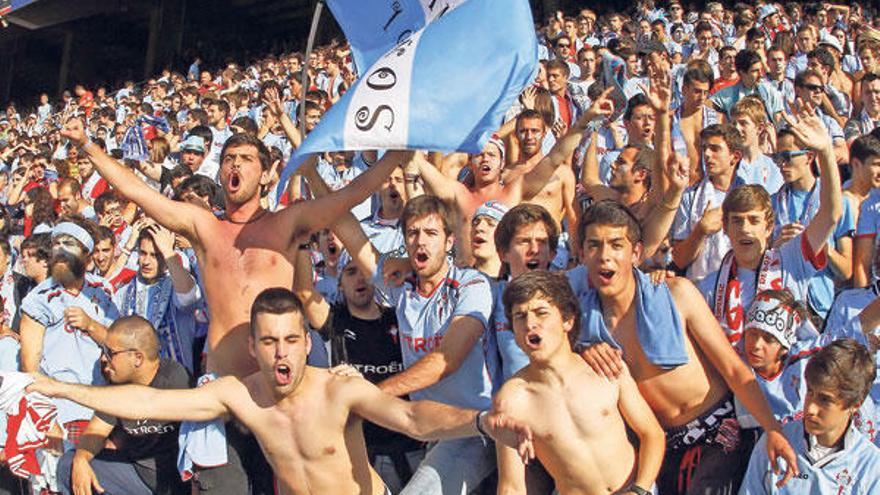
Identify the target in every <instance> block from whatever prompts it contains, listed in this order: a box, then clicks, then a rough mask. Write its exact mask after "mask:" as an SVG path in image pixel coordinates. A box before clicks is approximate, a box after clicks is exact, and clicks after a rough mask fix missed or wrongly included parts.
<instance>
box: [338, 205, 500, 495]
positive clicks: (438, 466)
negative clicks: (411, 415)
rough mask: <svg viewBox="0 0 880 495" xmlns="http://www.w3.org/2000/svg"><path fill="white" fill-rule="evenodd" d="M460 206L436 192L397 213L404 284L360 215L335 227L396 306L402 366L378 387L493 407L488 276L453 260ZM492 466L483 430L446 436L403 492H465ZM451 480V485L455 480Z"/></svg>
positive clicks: (491, 452)
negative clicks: (388, 270)
mask: <svg viewBox="0 0 880 495" xmlns="http://www.w3.org/2000/svg"><path fill="white" fill-rule="evenodd" d="M454 219H455V213H454V210H453V209H452V208H450V207H449V206H448V205H447V204H446V203H445V202H444V201H443V200H441V199H440V198H438V197H436V196H428V195H425V196H419V197H417V198H414V199H411V200H410V201H409V202H407V204H406V206H405V207H404V209H403V215H402V216H401V218H400V223H401V227H402V229H403V234H404V239H405V241H406V254H407V256H408V258H409V270H407V272H408V276H405V277H404V278H405V281H404V282H403V284H402V285H400V286H392V284H390V283H388V282H386V280H385V278H384V277H383V271H384V268H385V264H386V262H387V261H389V260H390V259H391V258H392V257H393V256H394V254H393V253H390V254H386V255H380V254H379V252H378V251H376V249H375V248H374V247H373V246H372V245H371V244H370V242H369V239H367V236H366V235H365V234H364V232H363V230H362V229H361V227H360V225H359V224H358V223H357V220H356V219H355V218H354V216H352V215H351V214H347V215H345V216H344V217H342V219H341V220H340V221H339V222H337V223H336V225H335V227H334V229H335V231H336V233H337V235H339V237H340V239H342V242H343V244H344V245H345V247H346V249H347V250H348V252H349V253H350V254H351V256H352V258H353V259H354V260H355V263H357V265H358V266H359V267H360V268H361V270H363V271H364V272H365V273H368V274H370V275H371V276H373V283H374V284H375V286H376V289H377V290H378V291H379V293H380V295H381V296H382V297H384V298H385V299H386V300H387V301H388V302H389V304H390V305H391V306H392V307H394V308H396V311H397V321H398V325H399V336H400V337H399V338H400V347H401V351H402V354H403V364H404V367H405V368H406V369H405V370H404V371H403V372H401V373H399V374H397V375H395V376H393V377H391V378H388V379H387V380H385V381H383V382H382V383H380V384H379V387H380V388H381V389H382V390H383V391H385V392H387V393H390V394H392V395H395V396H402V395H405V394H409V395H410V397H411V398H413V399H430V400H436V401H438V402H442V403H444V404H450V405H453V406H457V407H469V408H476V409H488V408H489V407H490V405H491V401H492V386H493V377H494V376H495V375H496V371H497V364H498V363H497V352H496V350H495V347H494V339H492V338H491V336H490V335H489V334H488V333H487V332H486V329H487V326H488V320H489V315H490V313H491V311H492V291H491V287H490V286H489V281H488V280H487V279H486V277H485V276H484V275H483V274H481V273H480V272H478V271H476V270H473V269H470V268H459V267H457V266H455V265H453V264H452V262H451V260H450V259H449V256H448V255H447V253H448V251H449V250H450V249H452V246H453V244H454V242H455V235H454V234H453V232H455V231H456V229H455V223H454ZM494 466H495V455H494V448H493V446H492V445H491V444H486V443H484V442H483V441H482V440H481V439H480V438H478V437H471V438H461V439H456V440H449V441H441V442H439V443H438V444H436V445H434V446H432V447H431V448H430V449H429V450H428V454H427V456H426V457H425V460H424V461H423V462H422V464H421V465H420V466H419V468H418V469H417V470H416V472H415V474H414V475H413V478H412V480H411V481H410V482H409V483H408V484H407V486H406V487H405V488H404V489H403V491H402V492H401V493H402V494H404V495H413V494H418V495H424V494H429V493H432V494H433V493H450V490H451V491H453V492H456V493H458V492H465V491H467V490H470V489H473V488H474V487H476V486H477V485H478V484H479V483H480V482H481V481H482V480H483V479H484V478H485V477H486V476H488V475H489V474H490V473H491V472H492V470H493V469H494ZM450 487H452V488H450Z"/></svg>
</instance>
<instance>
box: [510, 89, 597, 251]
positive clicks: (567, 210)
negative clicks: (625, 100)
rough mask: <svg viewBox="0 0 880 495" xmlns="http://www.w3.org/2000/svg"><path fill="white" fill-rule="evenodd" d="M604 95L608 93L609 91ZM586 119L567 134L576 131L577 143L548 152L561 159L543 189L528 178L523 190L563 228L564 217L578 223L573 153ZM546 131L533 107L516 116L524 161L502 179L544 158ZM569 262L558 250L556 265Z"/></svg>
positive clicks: (512, 167) (542, 185)
mask: <svg viewBox="0 0 880 495" xmlns="http://www.w3.org/2000/svg"><path fill="white" fill-rule="evenodd" d="M605 96H607V94H606V95H605ZM607 110H608V109H607V108H604V109H603V112H604V111H607ZM591 113H592V114H593V115H594V116H595V115H597V113H595V112H589V111H588V112H585V114H584V117H585V118H588V117H589V114H591ZM587 122H589V120H581V119H579V120H578V122H577V124H576V125H574V126H572V131H573V132H569V133H568V134H567V135H566V137H572V134H574V137H573V138H572V140H573V141H576V142H575V143H574V144H573V145H571V146H570V149H569V146H568V145H566V144H564V145H562V146H564V149H560V148H559V147H554V151H552V152H551V153H550V154H549V155H548V157H550V156H553V155H554V154H555V153H559V154H560V156H561V160H553V162H552V163H554V164H556V165H557V166H556V169H555V170H554V172H553V174H552V175H551V176H550V178H549V179H548V180H546V182H541V183H539V184H540V185H541V188H540V189H538V188H537V187H534V188H528V184H529V182H530V181H526V185H527V189H526V190H524V191H523V196H522V199H523V201H524V202H526V203H532V204H536V205H540V206H543V207H544V208H546V209H547V211H549V212H550V214H551V215H553V218H554V219H555V220H556V222H557V223H558V224H559V226H560V229H561V228H562V220H563V219H565V220H566V221H567V222H568V225H569V226H572V225H577V211H576V210H575V201H574V198H575V186H576V184H577V181H576V180H575V177H574V171H573V170H572V168H571V155H572V153H573V152H574V149H575V147H577V145H578V142H579V141H580V138H581V133H582V132H583V130H584V126H586V124H587ZM546 133H547V127H546V125H545V124H544V120H543V119H542V118H541V115H540V114H539V113H537V112H535V111H532V110H526V111H524V112H523V113H521V114H520V115H519V116H518V117H517V119H516V140H517V141H518V142H519V147H520V150H521V159H522V161H521V162H520V163H517V164H514V165H513V166H511V167H510V168H509V169H508V170H507V171H505V172H504V174H502V180H503V181H504V182H507V181H509V180H510V178H511V177H516V175H517V174H525V173H528V172H530V171H531V170H532V169H533V168H534V167H536V166H537V165H538V164H539V163H540V162H541V161H543V160H542V159H540V158H538V157H539V156H540V154H541V144H542V143H543V142H544V135H545V134H546ZM561 141H562V142H563V143H564V142H566V141H567V139H565V138H562V139H561ZM563 151H568V153H562V152H563ZM545 158H546V157H545ZM532 189H537V190H532ZM510 206H515V205H510ZM576 241H577V240H576V239H572V245H573V246H577V245H579V243H578V242H576ZM560 247H562V248H564V247H565V246H564V239H560ZM563 258H564V259H563ZM567 264H568V252H567V249H558V250H557V259H556V260H554V266H559V267H565V266H566V265H567Z"/></svg>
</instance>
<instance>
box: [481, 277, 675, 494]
mask: <svg viewBox="0 0 880 495" xmlns="http://www.w3.org/2000/svg"><path fill="white" fill-rule="evenodd" d="M503 300H504V307H505V312H506V313H507V318H508V320H509V321H511V322H512V323H513V331H514V334H515V338H516V343H517V345H518V346H519V347H520V348H521V349H522V350H523V351H524V352H525V353H526V354H527V355H528V358H529V364H528V365H526V367H525V368H523V369H522V370H520V371H519V372H518V373H516V375H514V376H513V377H512V378H511V379H510V380H508V381H507V382H505V384H504V386H503V387H502V388H501V390H500V391H499V392H498V394H497V395H496V396H495V412H503V413H504V414H505V415H506V416H507V417H509V418H511V419H514V418H520V420H521V421H523V423H524V424H528V425H529V427H530V429H531V430H532V434H533V435H534V442H535V451H536V452H537V453H538V459H539V460H540V461H541V463H542V464H543V465H544V467H545V468H546V469H547V471H548V472H549V473H550V475H551V476H552V477H553V479H554V481H555V482H556V489H557V490H558V491H559V493H560V494H562V495H566V494H579V495H580V494H583V495H599V494H602V495H605V494H608V493H612V492H613V493H631V494H633V493H634V494H636V495H643V494H645V493H650V492H649V491H648V490H650V489H651V488H652V486H653V485H654V479H655V478H656V477H657V472H658V471H659V470H660V464H661V462H662V460H663V446H664V444H665V439H664V436H663V430H662V429H661V428H660V425H659V424H658V423H657V419H656V418H655V417H654V413H652V412H651V408H650V407H648V404H647V403H646V402H645V400H644V399H643V398H642V395H641V394H640V393H639V390H638V387H637V386H636V383H635V382H634V381H633V379H632V377H631V376H630V375H629V373H628V372H626V371H625V370H624V372H623V373H622V374H621V375H620V377H619V379H617V380H614V381H609V380H606V379H605V378H604V377H603V376H601V375H599V374H597V373H596V372H594V371H593V370H592V368H590V367H589V365H587V364H586V363H585V362H584V360H583V359H581V358H580V357H579V356H578V355H577V354H575V353H574V352H573V351H572V346H573V345H574V342H575V341H576V339H577V333H578V328H579V323H580V321H579V320H580V307H579V305H578V301H577V298H576V297H575V295H574V293H573V292H572V290H571V287H570V286H569V285H568V282H567V281H566V280H565V277H564V276H563V275H556V274H552V273H550V272H547V271H544V270H538V271H533V272H527V273H525V274H523V275H521V276H519V277H517V278H515V279H514V280H513V281H512V282H511V283H510V285H508V286H507V289H506V290H505V291H504V296H503ZM586 396H588V397H590V400H588V401H585V400H582V398H583V397H586ZM547 404H554V407H552V408H547ZM627 426H629V428H631V429H632V430H633V431H634V432H635V434H636V435H637V436H638V438H639V448H638V452H637V451H636V450H637V449H636V448H634V447H633V445H632V444H631V443H630V441H629V440H628V439H627ZM496 450H497V453H498V472H499V475H498V493H499V494H503V495H508V494H521V493H526V485H525V467H524V466H523V463H522V461H521V460H520V458H519V456H518V455H517V454H516V451H515V450H514V449H511V448H509V447H506V446H503V445H498V446H497V447H496Z"/></svg>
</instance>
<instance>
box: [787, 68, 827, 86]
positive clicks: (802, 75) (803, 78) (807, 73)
mask: <svg viewBox="0 0 880 495" xmlns="http://www.w3.org/2000/svg"><path fill="white" fill-rule="evenodd" d="M808 77H815V78H816V79H818V80H820V81H821V80H822V74H819V73H818V72H816V71H814V70H813V69H804V70H802V71H800V72H798V74H797V75H796V76H794V87H795V88H803V87H804V85H805V84H806V83H807V78H808Z"/></svg>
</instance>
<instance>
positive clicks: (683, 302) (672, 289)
mask: <svg viewBox="0 0 880 495" xmlns="http://www.w3.org/2000/svg"><path fill="white" fill-rule="evenodd" d="M665 283H666V286H667V287H669V293H670V294H672V299H673V300H675V305H676V306H677V307H678V310H679V311H682V312H683V311H686V310H687V308H688V307H690V305H692V304H694V303H696V302H697V301H696V300H695V299H694V298H698V299H699V302H702V301H703V296H702V294H700V291H699V290H698V289H697V287H696V286H695V285H694V283H693V282H691V281H690V280H688V279H686V278H684V277H671V278H668V279H666V281H665Z"/></svg>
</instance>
